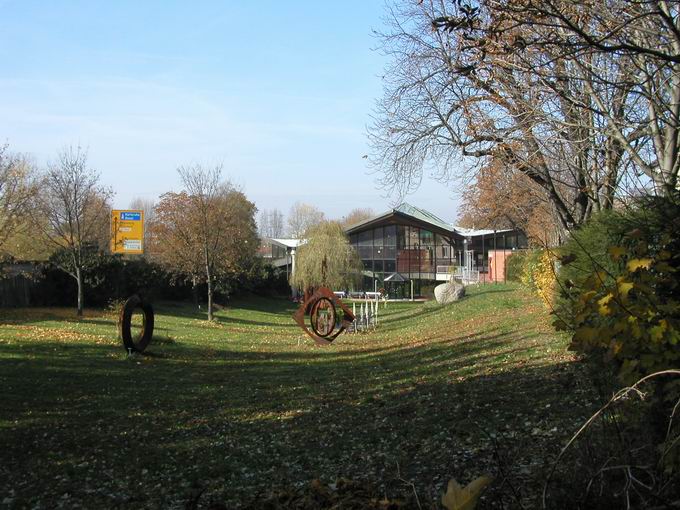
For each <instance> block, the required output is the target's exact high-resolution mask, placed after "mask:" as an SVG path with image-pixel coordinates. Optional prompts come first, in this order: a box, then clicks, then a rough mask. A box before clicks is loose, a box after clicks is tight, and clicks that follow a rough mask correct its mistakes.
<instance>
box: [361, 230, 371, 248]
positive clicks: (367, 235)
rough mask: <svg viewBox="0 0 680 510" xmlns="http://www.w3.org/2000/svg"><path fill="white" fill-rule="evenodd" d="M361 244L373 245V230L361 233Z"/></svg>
mask: <svg viewBox="0 0 680 510" xmlns="http://www.w3.org/2000/svg"><path fill="white" fill-rule="evenodd" d="M359 246H373V231H372V230H367V231H366V232H361V233H359Z"/></svg>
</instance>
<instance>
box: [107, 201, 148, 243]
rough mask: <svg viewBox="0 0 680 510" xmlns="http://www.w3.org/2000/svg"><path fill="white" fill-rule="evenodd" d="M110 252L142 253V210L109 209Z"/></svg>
mask: <svg viewBox="0 0 680 510" xmlns="http://www.w3.org/2000/svg"><path fill="white" fill-rule="evenodd" d="M111 253H130V254H140V253H144V211H138V210H133V211H130V210H125V211H121V210H114V211H111Z"/></svg>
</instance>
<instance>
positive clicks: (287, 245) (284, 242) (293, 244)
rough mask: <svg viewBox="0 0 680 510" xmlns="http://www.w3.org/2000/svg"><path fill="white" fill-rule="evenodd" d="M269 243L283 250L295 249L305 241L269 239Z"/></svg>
mask: <svg viewBox="0 0 680 510" xmlns="http://www.w3.org/2000/svg"><path fill="white" fill-rule="evenodd" d="M270 241H271V242H272V243H276V244H278V245H279V246H282V247H284V248H297V247H298V246H300V245H301V244H305V243H306V242H307V241H306V240H305V239H270Z"/></svg>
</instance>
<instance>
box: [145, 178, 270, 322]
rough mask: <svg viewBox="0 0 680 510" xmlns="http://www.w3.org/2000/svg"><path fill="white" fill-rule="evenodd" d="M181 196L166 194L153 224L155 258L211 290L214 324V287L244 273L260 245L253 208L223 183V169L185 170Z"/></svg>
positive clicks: (210, 315) (235, 191) (153, 253)
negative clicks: (183, 188) (183, 187)
mask: <svg viewBox="0 0 680 510" xmlns="http://www.w3.org/2000/svg"><path fill="white" fill-rule="evenodd" d="M179 173H180V175H181V177H182V180H183V182H184V185H185V190H184V191H182V192H181V193H166V194H164V195H162V196H161V198H160V200H159V202H158V205H157V206H156V207H155V218H154V220H153V222H152V223H151V224H150V228H149V230H150V234H151V245H150V252H151V255H152V257H154V258H156V260H158V261H159V262H161V263H162V264H163V265H165V266H166V267H167V268H169V269H170V270H172V271H175V272H176V273H178V274H181V275H184V276H185V277H186V278H188V279H190V280H191V281H192V282H193V283H194V284H196V283H198V282H204V283H205V284H206V286H207V291H208V320H212V319H213V293H214V289H215V285H216V284H218V283H219V282H220V281H224V280H225V279H229V278H234V277H236V276H237V275H238V274H240V273H242V272H243V271H245V270H246V269H247V268H246V266H247V265H248V264H249V263H250V262H251V261H252V258H253V257H254V255H255V251H256V250H257V247H258V245H259V242H258V238H257V228H256V225H255V212H256V208H255V205H254V204H253V203H252V202H250V201H249V200H248V199H247V198H246V197H245V195H244V194H243V193H241V192H240V191H238V190H236V189H235V188H234V187H233V186H231V185H230V184H229V183H227V182H222V181H221V173H222V169H221V167H215V168H211V169H207V168H204V167H201V166H200V165H194V166H190V167H181V168H180V169H179Z"/></svg>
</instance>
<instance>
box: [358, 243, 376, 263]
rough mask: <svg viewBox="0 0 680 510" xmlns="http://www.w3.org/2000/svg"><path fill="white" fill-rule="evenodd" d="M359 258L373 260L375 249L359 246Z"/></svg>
mask: <svg viewBox="0 0 680 510" xmlns="http://www.w3.org/2000/svg"><path fill="white" fill-rule="evenodd" d="M359 258H360V259H364V260H371V259H372V258H373V248H371V247H370V246H359Z"/></svg>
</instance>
